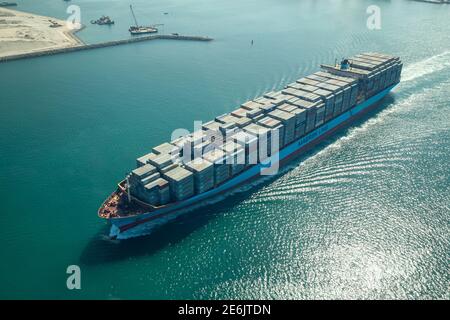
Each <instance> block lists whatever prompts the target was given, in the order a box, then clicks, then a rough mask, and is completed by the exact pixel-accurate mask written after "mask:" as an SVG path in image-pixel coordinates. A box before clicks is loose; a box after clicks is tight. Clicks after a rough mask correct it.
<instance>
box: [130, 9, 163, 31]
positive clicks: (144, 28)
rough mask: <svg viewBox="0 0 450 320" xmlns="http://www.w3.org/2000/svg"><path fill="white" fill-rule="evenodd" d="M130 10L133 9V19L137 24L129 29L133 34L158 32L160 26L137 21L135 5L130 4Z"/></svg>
mask: <svg viewBox="0 0 450 320" xmlns="http://www.w3.org/2000/svg"><path fill="white" fill-rule="evenodd" d="M130 10H131V14H132V15H133V19H134V22H135V24H136V25H135V26H131V27H130V28H129V29H128V31H129V32H130V33H131V34H132V35H140V34H147V33H155V32H158V28H156V27H155V26H140V25H139V23H138V22H137V19H136V16H135V14H134V11H133V6H132V5H131V4H130Z"/></svg>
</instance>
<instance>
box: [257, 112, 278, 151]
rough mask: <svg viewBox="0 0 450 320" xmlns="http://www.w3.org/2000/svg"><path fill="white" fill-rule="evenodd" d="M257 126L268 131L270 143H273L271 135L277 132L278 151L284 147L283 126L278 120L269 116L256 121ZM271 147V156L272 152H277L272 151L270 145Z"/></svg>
mask: <svg viewBox="0 0 450 320" xmlns="http://www.w3.org/2000/svg"><path fill="white" fill-rule="evenodd" d="M258 124H259V125H261V126H263V127H266V128H268V129H270V131H271V133H270V136H271V137H270V138H271V139H272V141H271V142H273V138H272V137H273V135H274V134H275V132H277V134H278V137H279V140H278V149H281V148H283V147H284V125H283V123H282V122H281V121H280V120H277V119H275V118H272V117H270V116H267V117H264V118H262V119H261V120H259V121H258ZM271 147H272V149H271V150H270V154H272V153H273V152H272V151H278V150H273V148H274V146H273V144H272V143H271Z"/></svg>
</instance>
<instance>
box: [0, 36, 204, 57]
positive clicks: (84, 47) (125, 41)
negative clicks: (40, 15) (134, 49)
mask: <svg viewBox="0 0 450 320" xmlns="http://www.w3.org/2000/svg"><path fill="white" fill-rule="evenodd" d="M158 39H165V40H185V41H211V40H213V39H212V38H209V37H203V36H183V35H162V34H157V35H149V36H141V37H135V38H130V39H123V40H115V41H108V42H101V43H94V44H82V45H76V46H72V47H67V48H61V49H53V50H46V51H40V52H30V53H24V54H17V55H11V56H7V57H1V58H0V63H2V62H7V61H13V60H19V59H27V58H34V57H41V56H49V55H54V54H59V53H67V52H74V51H81V50H89V49H97V48H104V47H112V46H118V45H123V44H129V43H135V42H143V41H149V40H158Z"/></svg>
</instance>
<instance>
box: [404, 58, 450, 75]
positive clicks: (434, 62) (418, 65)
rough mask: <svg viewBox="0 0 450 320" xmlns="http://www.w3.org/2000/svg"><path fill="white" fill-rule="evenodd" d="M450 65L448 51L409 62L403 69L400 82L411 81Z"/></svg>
mask: <svg viewBox="0 0 450 320" xmlns="http://www.w3.org/2000/svg"><path fill="white" fill-rule="evenodd" d="M448 67H450V51H445V52H442V53H440V54H437V55H435V56H432V57H430V58H427V59H424V60H421V61H418V62H415V63H413V64H410V65H409V66H407V67H406V68H405V70H403V74H402V82H407V81H411V80H414V79H417V78H420V77H423V76H425V75H427V74H430V73H435V72H438V71H440V70H442V69H445V68H448Z"/></svg>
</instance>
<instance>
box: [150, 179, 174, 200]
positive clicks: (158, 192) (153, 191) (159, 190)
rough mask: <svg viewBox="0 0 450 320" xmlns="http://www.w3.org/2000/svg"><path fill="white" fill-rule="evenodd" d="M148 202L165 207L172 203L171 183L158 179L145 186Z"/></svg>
mask: <svg viewBox="0 0 450 320" xmlns="http://www.w3.org/2000/svg"><path fill="white" fill-rule="evenodd" d="M144 188H145V192H146V200H147V201H146V202H148V203H150V204H153V205H161V204H162V205H164V204H167V203H169V202H170V187H169V182H168V181H167V180H165V179H163V178H158V179H156V180H154V181H152V182H150V183H148V184H146V185H145V187H144Z"/></svg>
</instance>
